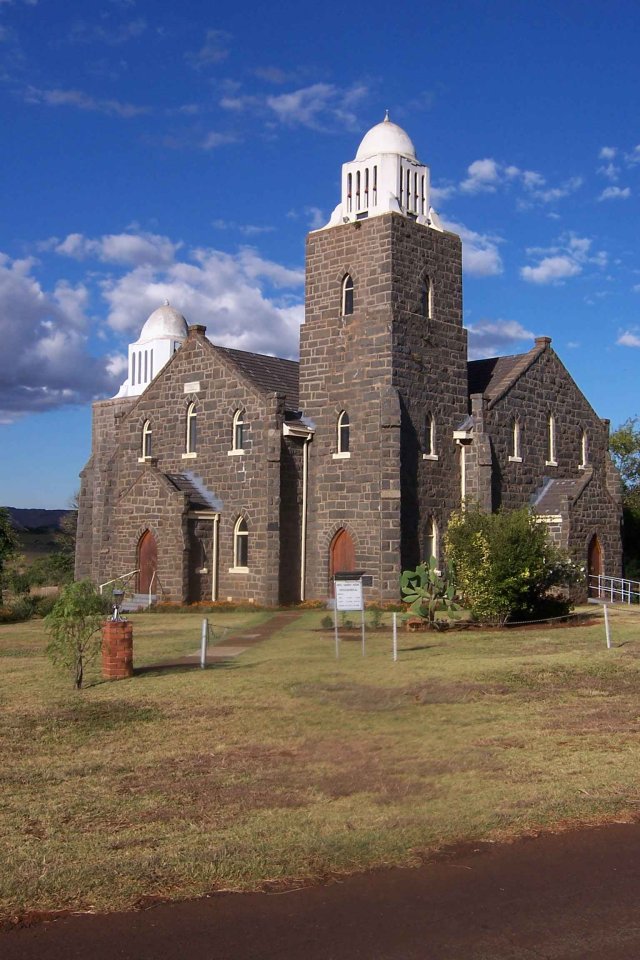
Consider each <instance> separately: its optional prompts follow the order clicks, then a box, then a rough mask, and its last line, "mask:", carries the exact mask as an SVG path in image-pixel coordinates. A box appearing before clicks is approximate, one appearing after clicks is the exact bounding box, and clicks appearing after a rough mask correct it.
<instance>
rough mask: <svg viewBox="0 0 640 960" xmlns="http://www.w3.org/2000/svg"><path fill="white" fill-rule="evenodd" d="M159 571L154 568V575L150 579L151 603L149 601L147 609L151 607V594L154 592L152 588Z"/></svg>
mask: <svg viewBox="0 0 640 960" xmlns="http://www.w3.org/2000/svg"><path fill="white" fill-rule="evenodd" d="M157 572H158V571H157V570H154V571H153V575H152V577H151V580H150V581H149V603H148V606H147V609H151V596H152V593H153V590H152V589H151V588H152V587H153V581H154V580H155V578H156V573H157Z"/></svg>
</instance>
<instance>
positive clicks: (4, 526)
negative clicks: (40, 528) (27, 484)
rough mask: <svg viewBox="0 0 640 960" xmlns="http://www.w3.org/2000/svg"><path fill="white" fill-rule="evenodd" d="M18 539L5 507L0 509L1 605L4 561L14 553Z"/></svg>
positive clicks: (0, 599) (0, 600)
mask: <svg viewBox="0 0 640 960" xmlns="http://www.w3.org/2000/svg"><path fill="white" fill-rule="evenodd" d="M17 546H18V537H17V534H16V532H15V530H14V528H13V524H12V523H11V517H10V516H9V511H8V510H7V509H6V507H0V603H2V572H3V569H4V564H5V561H6V560H8V559H9V557H10V556H11V555H12V554H13V553H15V551H16V548H17Z"/></svg>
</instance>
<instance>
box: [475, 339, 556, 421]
mask: <svg viewBox="0 0 640 960" xmlns="http://www.w3.org/2000/svg"><path fill="white" fill-rule="evenodd" d="M550 343H551V341H550V340H549V339H548V338H547V337H540V338H539V339H538V340H536V344H535V346H534V347H533V348H532V349H531V350H528V351H527V353H515V354H513V356H510V357H489V358H488V359H487V360H469V362H468V363H467V371H468V376H469V396H471V395H472V394H474V393H481V394H483V396H484V397H485V398H486V399H487V400H488V402H489V406H490V407H491V406H492V405H493V404H494V403H495V402H496V401H497V400H499V399H500V397H503V396H504V395H505V393H506V392H507V390H509V388H510V387H512V386H513V384H514V383H515V382H516V380H518V379H519V377H521V376H522V374H523V373H524V372H525V371H526V370H528V369H529V367H530V366H531V364H532V363H533V362H534V361H535V360H537V359H538V357H539V356H540V354H541V353H544V351H545V350H546V348H547V347H548V346H549V344H550Z"/></svg>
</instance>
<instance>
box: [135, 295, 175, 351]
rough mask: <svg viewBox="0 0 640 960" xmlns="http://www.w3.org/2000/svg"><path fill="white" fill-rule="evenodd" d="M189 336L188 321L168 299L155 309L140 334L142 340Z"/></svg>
mask: <svg viewBox="0 0 640 960" xmlns="http://www.w3.org/2000/svg"><path fill="white" fill-rule="evenodd" d="M186 336H187V321H186V320H185V318H184V317H183V316H182V314H181V313H178V311H177V310H174V308H173V307H172V306H171V305H170V303H169V301H168V300H165V302H164V303H163V304H162V306H161V307H158V309H157V310H154V311H153V313H152V314H151V316H150V317H149V319H148V320H147V322H146V323H145V325H144V327H143V328H142V333H141V334H140V340H139V341H138V342H140V341H143V340H158V339H159V338H160V337H173V338H174V339H180V340H182V339H184V338H185V337H186Z"/></svg>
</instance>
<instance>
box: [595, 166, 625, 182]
mask: <svg viewBox="0 0 640 960" xmlns="http://www.w3.org/2000/svg"><path fill="white" fill-rule="evenodd" d="M598 173H601V174H602V176H603V177H606V178H607V180H617V179H618V177H619V176H620V167H616V165H615V163H607V164H605V165H603V166H601V167H598Z"/></svg>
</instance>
